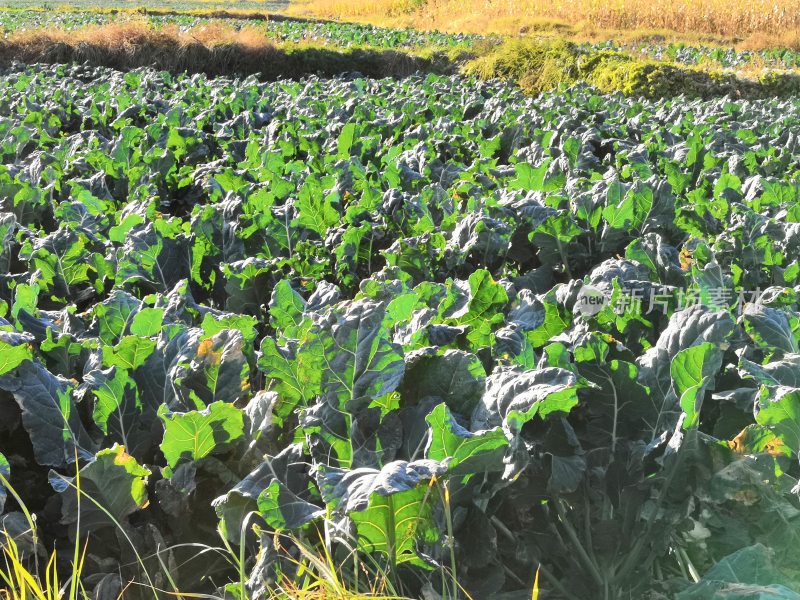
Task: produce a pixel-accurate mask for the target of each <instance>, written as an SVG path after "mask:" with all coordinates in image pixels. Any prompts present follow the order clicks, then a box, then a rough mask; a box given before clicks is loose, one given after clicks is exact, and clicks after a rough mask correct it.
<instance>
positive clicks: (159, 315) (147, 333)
mask: <svg viewBox="0 0 800 600" xmlns="http://www.w3.org/2000/svg"><path fill="white" fill-rule="evenodd" d="M163 322H164V309H163V308H143V309H142V310H140V311H139V312H138V313H136V315H135V316H134V317H133V322H132V323H131V327H130V330H131V333H132V334H133V335H136V336H139V337H152V336H155V335H158V333H159V332H160V331H161V324H162V323H163Z"/></svg>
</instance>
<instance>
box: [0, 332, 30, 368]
mask: <svg viewBox="0 0 800 600" xmlns="http://www.w3.org/2000/svg"><path fill="white" fill-rule="evenodd" d="M11 335H13V334H11ZM12 341H14V340H12V339H11V337H10V335H9V334H7V333H6V332H0V375H5V374H6V373H8V372H10V371H13V370H14V369H16V368H17V367H18V366H19V365H21V364H22V363H23V362H24V361H26V360H33V352H32V351H31V346H30V344H28V343H26V342H25V341H22V340H19V342H20V343H10V342H12Z"/></svg>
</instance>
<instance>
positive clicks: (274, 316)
mask: <svg viewBox="0 0 800 600" xmlns="http://www.w3.org/2000/svg"><path fill="white" fill-rule="evenodd" d="M305 307H306V303H305V301H304V300H303V298H302V297H301V296H300V294H298V293H297V292H296V291H294V289H292V286H291V285H290V284H289V282H288V281H287V280H285V279H282V280H281V281H279V282H278V283H277V284H275V289H273V290H272V299H271V300H270V303H269V314H270V316H271V322H272V326H273V327H275V329H277V330H278V331H279V332H281V333H282V334H283V335H285V336H286V337H289V338H293V337H297V336H296V335H294V333H295V332H296V330H297V328H298V327H299V326H300V323H301V322H302V320H303V311H304V310H305Z"/></svg>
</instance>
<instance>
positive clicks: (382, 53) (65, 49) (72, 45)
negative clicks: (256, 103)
mask: <svg viewBox="0 0 800 600" xmlns="http://www.w3.org/2000/svg"><path fill="white" fill-rule="evenodd" d="M13 61H19V62H23V63H39V62H43V63H69V62H77V63H88V64H89V65H92V66H105V67H112V68H114V69H120V70H125V69H131V68H137V67H154V68H157V69H161V70H165V71H171V72H173V73H183V72H186V73H206V74H208V75H212V76H217V75H250V74H260V75H261V76H262V77H263V78H265V79H275V78H278V77H299V76H302V75H307V74H320V75H323V76H332V75H336V74H339V73H343V72H346V71H359V72H361V73H363V74H364V75H366V76H368V77H403V76H407V75H410V74H411V73H414V72H416V71H426V72H436V73H449V72H454V70H455V69H456V66H455V65H454V64H453V62H452V61H451V60H450V59H449V58H448V57H447V56H444V55H442V56H440V55H438V54H431V55H418V54H411V53H406V52H400V51H394V50H372V49H361V48H349V49H336V48H333V47H324V46H315V45H312V44H285V45H281V46H277V45H275V44H274V43H272V42H271V41H270V40H269V39H268V38H267V37H266V35H264V32H263V31H261V30H259V29H256V28H243V29H241V30H239V31H237V30H235V29H233V28H231V27H228V26H226V25H223V24H211V25H204V26H201V27H195V28H193V29H190V30H189V31H181V30H180V29H179V28H178V27H177V26H171V27H163V28H158V29H156V28H153V27H152V26H150V25H149V24H148V23H147V22H146V21H139V20H134V21H126V22H120V23H109V24H105V25H97V26H92V27H86V28H83V29H79V30H76V31H63V30H59V29H40V30H33V31H20V32H16V33H12V34H11V35H10V36H9V37H7V38H5V39H0V65H2V64H10V63H11V62H13Z"/></svg>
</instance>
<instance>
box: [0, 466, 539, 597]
mask: <svg viewBox="0 0 800 600" xmlns="http://www.w3.org/2000/svg"><path fill="white" fill-rule="evenodd" d="M0 485H2V486H3V487H4V488H6V489H7V490H8V492H9V494H10V495H11V496H12V497H13V498H14V499H15V500H16V502H17V504H18V505H19V507H20V510H21V512H22V513H23V514H24V515H25V519H26V521H27V524H28V527H29V529H28V531H26V532H24V533H23V534H22V535H25V536H29V537H30V540H32V545H33V547H34V551H33V552H32V553H30V552H29V553H28V554H26V553H25V552H24V551H23V550H22V544H20V543H18V539H19V537H17V538H15V537H13V536H12V535H11V534H10V533H9V532H8V531H6V530H3V531H0V600H90V598H91V595H90V593H89V591H87V590H86V589H85V588H84V586H83V582H82V574H83V570H84V561H85V557H86V554H87V550H88V547H89V545H90V540H89V539H86V540H85V542H83V543H82V542H81V537H82V536H81V527H80V520H79V521H78V524H77V533H76V537H75V543H74V546H73V549H72V551H73V552H72V554H73V556H72V560H71V561H70V566H71V569H70V572H68V573H63V572H59V570H58V567H57V565H58V563H59V560H58V553H57V551H56V550H53V551H52V552H51V553H50V555H49V558H48V559H47V561H46V564H44V565H42V564H40V560H39V552H38V551H37V549H38V548H40V542H41V540H40V536H39V532H38V528H37V525H36V519H35V517H34V516H33V515H32V514H31V513H30V512H29V511H28V509H27V508H26V506H25V504H24V501H23V500H22V498H21V497H20V496H19V495H18V494H17V492H16V491H15V490H14V488H13V487H12V486H11V484H10V482H9V481H8V480H7V479H6V478H5V477H4V476H3V475H2V474H0ZM69 485H71V486H72V487H74V489H75V491H76V494H77V501H78V506H79V509H78V514H79V515H80V504H81V502H84V503H86V502H88V503H92V504H94V505H95V506H97V508H98V509H100V510H101V511H103V512H105V513H106V515H107V516H108V517H109V519H111V520H112V521H113V522H114V523H115V525H116V526H117V527H118V528H119V530H120V532H121V533H122V535H123V537H125V538H126V539H127V540H128V542H129V543H131V546H132V547H133V544H132V542H131V541H130V538H128V536H127V534H126V533H125V530H124V529H123V527H122V526H121V525H120V524H119V523H118V522H116V520H114V518H113V516H111V514H110V513H108V512H107V511H106V510H105V509H104V508H103V507H102V506H101V505H100V504H99V503H98V502H97V501H96V500H94V498H92V497H91V496H89V495H88V494H86V493H85V492H84V491H83V490H82V489H81V484H80V474H79V472H78V473H77V474H76V478H75V480H74V482H70V483H69ZM220 535H221V539H222V541H223V546H222V547H219V548H212V547H203V548H200V549H199V550H198V552H207V551H216V552H220V553H222V554H226V553H227V555H228V558H229V562H230V564H231V567H232V572H237V571H238V575H239V580H238V581H233V582H231V586H232V587H234V588H237V590H236V591H237V592H240V595H239V597H241V598H247V597H248V593H247V591H246V574H245V569H244V555H243V550H242V549H241V548H240V549H239V551H237V550H235V549H234V548H232V547H231V546H230V545H229V544H228V543H227V541H225V536H224V535H222V533H221V534H220ZM243 535H244V532H243ZM279 537H281V536H277V534H276V540H275V544H276V545H277V544H280V542H279ZM289 541H290V542H291V543H292V545H293V546H294V547H295V548H297V549H298V550H299V553H300V556H299V558H296V559H290V561H291V562H293V563H294V565H295V566H296V567H297V573H296V575H295V577H293V578H290V577H289V576H287V575H284V576H283V577H282V578H279V580H278V581H277V582H276V583H275V584H274V586H272V588H271V589H270V590H268V592H267V593H268V597H269V598H270V599H273V600H408V599H407V598H406V597H404V596H402V595H399V594H398V593H396V591H395V590H394V587H393V585H392V583H391V579H390V577H389V576H388V574H387V573H386V572H383V571H381V570H380V569H378V570H376V571H370V572H369V573H368V575H369V576H370V585H369V588H370V589H369V591H367V592H353V591H351V590H350V589H349V585H348V582H347V581H346V580H345V578H344V577H342V574H341V573H340V572H339V570H338V569H337V567H336V566H335V565H334V561H333V558H332V556H331V555H330V554H328V553H327V550H325V549H322V550H318V549H314V548H311V547H309V546H306V545H305V544H304V543H303V542H302V541H300V540H298V539H295V538H293V537H290V538H289ZM242 548H243V546H242ZM133 550H134V553H135V554H136V558H137V562H138V563H139V565H140V567H141V570H142V578H143V579H144V580H145V581H146V583H141V582H129V583H128V585H127V586H125V587H123V589H122V591H121V592H120V594H119V596H118V600H124V598H125V595H126V591H127V590H128V589H129V588H130V587H131V586H143V587H144V588H146V589H147V591H148V593H150V594H152V596H153V598H154V599H155V600H158V599H159V598H177V599H179V600H189V599H195V598H202V599H208V600H217V598H218V597H217V596H212V595H207V594H197V593H191V592H184V591H181V590H179V589H178V588H177V586H176V585H175V583H174V581H173V579H172V577H171V575H170V573H169V572H168V569H167V567H166V565H165V564H164V563H163V562H162V561H161V560H160V559H159V564H160V568H161V571H162V574H163V575H164V578H165V579H166V580H167V581H169V583H170V584H171V588H172V589H170V590H162V589H158V588H157V587H156V586H155V585H154V584H153V581H154V580H155V579H156V577H155V573H151V572H148V571H147V570H146V566H145V562H144V560H146V559H147V558H150V557H144V558H143V557H141V556H140V555H139V553H138V552H136V549H135V548H133ZM537 579H538V577H537ZM537 596H538V587H536V588H534V596H533V598H534V600H536V598H537ZM455 597H456V596H455V595H454V596H453V598H455ZM219 600H222V599H221V598H219ZM443 600H449V595H445V596H443Z"/></svg>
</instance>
